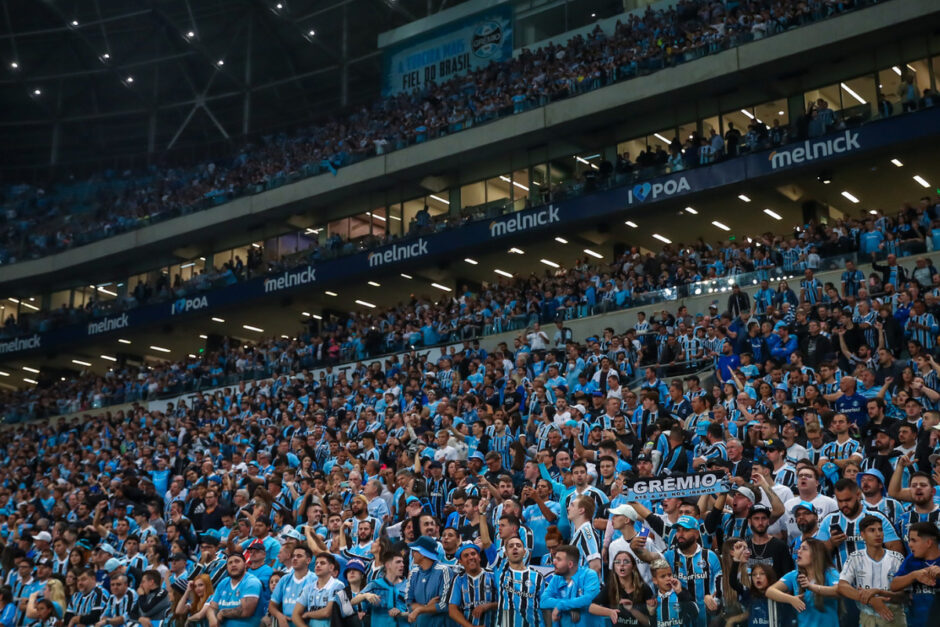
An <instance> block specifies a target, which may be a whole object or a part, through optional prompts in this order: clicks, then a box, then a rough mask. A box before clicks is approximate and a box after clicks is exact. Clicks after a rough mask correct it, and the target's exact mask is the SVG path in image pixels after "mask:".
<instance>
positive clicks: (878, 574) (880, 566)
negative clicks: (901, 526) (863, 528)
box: [839, 549, 904, 616]
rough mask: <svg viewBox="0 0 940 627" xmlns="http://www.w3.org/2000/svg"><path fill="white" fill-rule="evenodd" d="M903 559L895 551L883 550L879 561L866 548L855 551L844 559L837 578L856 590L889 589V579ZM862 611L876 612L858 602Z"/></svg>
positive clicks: (872, 614) (865, 612) (873, 614)
mask: <svg viewBox="0 0 940 627" xmlns="http://www.w3.org/2000/svg"><path fill="white" fill-rule="evenodd" d="M903 561H904V556H903V555H901V554H900V553H898V552H896V551H887V550H886V551H885V554H884V555H883V556H882V558H881V559H880V560H879V561H877V562H876V561H875V560H874V559H872V558H871V557H870V556H869V555H868V550H867V549H862V550H859V551H855V552H854V553H852V554H851V555H849V558H848V559H847V560H845V564H844V565H843V566H842V572H841V573H840V574H839V579H841V580H842V581H845V582H848V583H849V585H851V586H852V587H853V588H855V589H856V590H869V589H877V590H890V589H891V580H892V579H894V574H895V573H896V572H898V567H899V566H900V565H901V562H903ZM859 607H860V608H861V610H862V613H864V614H869V615H871V616H877V612H875V610H874V609H872V607H871V606H869V605H862V604H860V603H859Z"/></svg>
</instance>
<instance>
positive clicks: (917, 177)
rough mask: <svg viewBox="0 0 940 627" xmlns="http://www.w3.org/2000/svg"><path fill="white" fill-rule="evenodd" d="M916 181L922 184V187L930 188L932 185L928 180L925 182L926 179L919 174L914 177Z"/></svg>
mask: <svg viewBox="0 0 940 627" xmlns="http://www.w3.org/2000/svg"><path fill="white" fill-rule="evenodd" d="M914 180H915V181H917V182H918V183H919V184H920V186H921V187H930V183H928V182H927V181H926V180H924V177H922V176H921V175H919V174H917V175H915V176H914Z"/></svg>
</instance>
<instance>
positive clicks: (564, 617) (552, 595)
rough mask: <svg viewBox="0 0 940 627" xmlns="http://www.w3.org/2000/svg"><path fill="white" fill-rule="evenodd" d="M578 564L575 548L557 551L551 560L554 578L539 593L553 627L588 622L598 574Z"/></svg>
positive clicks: (562, 548) (577, 552) (597, 589)
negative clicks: (582, 621)
mask: <svg viewBox="0 0 940 627" xmlns="http://www.w3.org/2000/svg"><path fill="white" fill-rule="evenodd" d="M580 561H581V554H580V552H579V551H578V549H577V547H574V546H570V545H565V546H560V547H558V549H557V550H556V551H555V558H554V565H555V575H554V576H553V577H552V578H551V579H549V582H548V586H546V588H545V590H543V591H542V597H541V599H540V601H541V606H542V609H543V610H551V612H552V623H553V624H560V625H561V627H574V626H575V625H579V623H580V622H581V619H582V617H583V618H584V620H585V621H588V620H590V619H591V617H590V616H589V614H588V610H589V609H590V607H591V602H593V601H594V599H595V597H597V595H598V593H600V591H601V584H600V579H598V577H597V573H596V572H595V571H594V570H593V569H591V568H590V567H588V566H581V567H579V566H578V564H579V563H580Z"/></svg>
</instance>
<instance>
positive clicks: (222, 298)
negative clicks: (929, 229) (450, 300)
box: [0, 108, 940, 357]
mask: <svg viewBox="0 0 940 627" xmlns="http://www.w3.org/2000/svg"><path fill="white" fill-rule="evenodd" d="M937 133H940V108H937V109H935V110H927V111H921V112H918V113H913V114H907V115H903V116H898V117H896V118H892V119H888V120H883V121H879V122H875V123H872V124H869V125H866V126H862V127H859V128H856V129H843V130H839V131H837V132H835V133H832V134H830V135H827V136H824V137H818V138H813V139H809V140H806V141H802V142H796V143H792V144H788V145H787V146H783V147H780V148H777V149H774V150H767V151H762V152H758V153H754V154H751V155H747V156H744V157H742V158H738V159H731V160H729V161H724V162H722V163H718V164H715V165H712V166H707V167H702V168H697V169H694V170H686V171H682V172H675V173H672V174H668V175H666V176H662V177H659V178H656V179H653V180H650V181H644V182H642V183H637V184H636V185H633V186H628V187H622V188H616V189H611V190H606V191H602V192H597V193H594V194H590V195H585V196H581V197H578V198H572V199H569V200H562V201H558V202H553V203H551V204H548V205H542V206H539V207H534V208H532V209H527V210H525V211H520V212H517V213H513V214H510V215H504V216H500V217H498V218H495V219H493V220H490V221H486V220H481V221H479V222H474V223H471V224H468V225H466V226H463V227H461V228H459V229H454V230H450V231H444V232H442V233H435V234H429V235H421V236H420V237H416V238H404V239H401V240H399V241H397V242H394V243H392V244H388V245H387V246H383V247H381V248H378V249H376V250H373V251H370V252H363V253H358V254H355V255H350V256H348V257H342V258H338V259H330V260H327V261H323V262H319V263H317V264H314V265H309V266H301V267H298V268H294V269H292V270H287V271H284V272H281V273H279V274H276V275H272V276H268V277H258V278H255V279H251V280H248V281H244V282H242V283H236V284H233V285H229V286H226V287H222V288H219V289H216V290H212V291H207V292H203V293H194V294H185V295H182V296H181V297H179V298H177V299H176V300H173V301H171V302H165V303H157V304H152V305H147V306H144V307H139V308H137V309H131V310H129V311H126V312H114V313H111V314H109V315H107V316H103V317H101V318H98V319H95V320H91V321H85V322H84V323H81V324H75V325H71V326H69V327H63V328H60V329H56V330H53V331H48V332H45V333H30V334H27V335H24V336H20V337H17V338H9V339H4V340H0V357H9V356H12V355H17V356H18V355H20V354H26V353H29V352H38V351H53V350H56V349H59V348H61V347H64V346H72V345H74V344H75V343H76V342H81V341H84V340H88V339H90V338H94V339H99V338H101V337H104V336H108V335H111V334H116V333H118V332H121V333H128V332H130V331H132V330H133V329H134V327H140V326H144V325H148V324H155V323H160V322H165V321H167V320H169V319H173V318H180V319H185V318H186V317H189V316H194V315H208V314H209V312H210V311H212V310H215V309H219V308H225V307H231V306H233V305H238V304H241V303H244V302H246V301H250V300H255V299H260V298H263V297H264V296H265V295H268V296H271V295H275V294H286V293H291V292H294V291H299V290H304V289H325V288H328V287H329V286H330V285H337V284H341V283H343V282H347V281H349V280H351V279H354V278H356V277H363V276H367V275H369V273H370V272H371V273H372V274H374V273H375V271H376V270H389V271H400V270H404V269H405V268H406V267H408V266H414V265H420V264H423V263H431V262H438V261H447V260H449V259H454V258H457V255H458V252H459V251H462V250H466V249H471V248H474V247H479V246H480V245H481V243H484V242H487V241H495V240H499V239H502V238H508V237H515V238H519V237H526V236H529V235H531V234H538V233H539V232H540V231H542V230H543V229H546V230H547V229H553V228H554V229H557V228H558V227H564V228H566V229H567V228H574V227H576V225H577V224H579V223H584V222H587V221H591V220H598V219H610V218H613V217H618V218H621V219H622V218H626V217H629V216H630V215H632V214H634V213H635V212H638V211H642V210H643V208H644V207H646V206H649V205H653V204H655V203H661V202H668V201H670V200H674V199H677V198H680V197H682V196H687V195H689V194H695V193H697V192H701V191H704V190H708V189H716V188H720V187H724V186H727V185H733V184H735V183H739V182H741V181H745V180H753V179H755V178H759V177H762V176H766V175H768V174H775V173H779V172H784V171H788V170H796V169H798V168H801V167H816V166H817V165H819V164H820V163H824V162H828V161H831V160H833V159H838V158H841V157H846V156H851V155H855V154H861V153H864V152H870V151H874V150H877V149H880V148H885V147H887V146H891V145H894V144H897V143H900V142H907V141H911V140H914V139H918V138H921V137H924V136H929V135H932V134H937ZM884 161H885V162H887V158H886V159H884Z"/></svg>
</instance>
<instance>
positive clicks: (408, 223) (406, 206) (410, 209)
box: [401, 198, 424, 233]
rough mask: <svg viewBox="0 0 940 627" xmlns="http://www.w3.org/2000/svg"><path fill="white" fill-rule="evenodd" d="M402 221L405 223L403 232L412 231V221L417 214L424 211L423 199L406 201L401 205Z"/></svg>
mask: <svg viewBox="0 0 940 627" xmlns="http://www.w3.org/2000/svg"><path fill="white" fill-rule="evenodd" d="M401 205H402V220H403V221H404V223H405V232H406V233H407V232H410V231H411V229H412V221H413V220H415V216H417V215H418V212H419V211H421V210H422V209H424V198H415V199H414V200H406V201H405V202H403V203H402V204H401Z"/></svg>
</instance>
